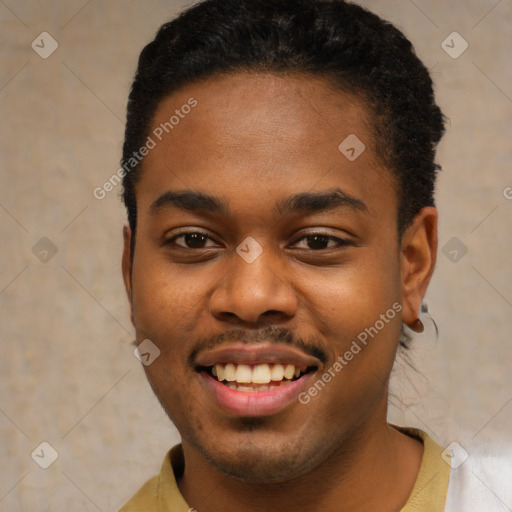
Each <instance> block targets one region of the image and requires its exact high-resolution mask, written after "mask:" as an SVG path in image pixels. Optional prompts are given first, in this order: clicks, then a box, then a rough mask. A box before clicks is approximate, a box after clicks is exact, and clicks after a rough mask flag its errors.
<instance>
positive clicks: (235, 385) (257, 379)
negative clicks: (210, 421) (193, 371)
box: [207, 363, 314, 392]
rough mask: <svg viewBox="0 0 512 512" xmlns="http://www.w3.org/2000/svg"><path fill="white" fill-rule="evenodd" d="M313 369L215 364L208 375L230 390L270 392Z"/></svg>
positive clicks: (271, 365)
mask: <svg viewBox="0 0 512 512" xmlns="http://www.w3.org/2000/svg"><path fill="white" fill-rule="evenodd" d="M313 369H314V367H303V368H299V367H296V366H295V365H293V364H268V363H260V364H251V365H249V364H236V363H227V364H215V365H213V366H211V367H209V368H208V369H207V371H208V373H209V374H210V375H211V376H212V377H213V378H215V379H216V380H217V381H218V382H220V383H221V384H223V385H225V386H227V387H228V388H230V389H235V390H237V391H243V392H254V391H259V392H261V391H270V390H272V389H276V388H278V387H280V386H283V385H287V384H289V383H290V382H293V381H295V380H297V379H299V378H300V377H301V376H302V375H304V374H306V373H308V372H309V371H312V370H313Z"/></svg>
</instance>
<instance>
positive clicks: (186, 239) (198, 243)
mask: <svg viewBox="0 0 512 512" xmlns="http://www.w3.org/2000/svg"><path fill="white" fill-rule="evenodd" d="M177 240H182V243H178V242H177ZM208 241H211V242H212V245H207V243H208ZM172 243H173V244H175V245H177V246H178V247H181V248H182V249H208V248H209V247H216V246H217V245H216V244H215V242H214V240H212V239H211V238H210V237H209V236H208V235H206V234H205V233H201V232H199V231H189V232H187V233H181V234H179V235H176V236H173V237H172V238H170V239H169V240H167V241H166V242H165V244H166V245H169V244H172Z"/></svg>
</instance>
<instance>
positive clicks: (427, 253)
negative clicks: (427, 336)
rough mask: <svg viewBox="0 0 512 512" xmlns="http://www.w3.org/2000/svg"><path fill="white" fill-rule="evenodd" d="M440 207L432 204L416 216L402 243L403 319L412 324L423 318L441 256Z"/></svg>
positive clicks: (409, 324)
mask: <svg viewBox="0 0 512 512" xmlns="http://www.w3.org/2000/svg"><path fill="white" fill-rule="evenodd" d="M437 219H438V215H437V210H436V209H435V208H434V207H432V206H428V207H425V208H423V209H422V210H421V211H420V212H419V213H418V214H417V215H416V217H414V219H413V221H412V223H411V225H410V226H409V227H408V228H407V229H406V230H405V232H404V234H403V236H402V242H401V256H400V270H401V277H402V302H403V317H402V318H403V322H404V323H405V324H406V325H408V326H411V325H413V324H414V323H415V321H416V320H417V319H418V318H419V312H420V307H421V302H422V300H423V297H424V296H425V293H426V291H427V287H428V285H429V283H430V278H431V277H432V274H433V272H434V268H435V265H436V259H437V244H438V241H437Z"/></svg>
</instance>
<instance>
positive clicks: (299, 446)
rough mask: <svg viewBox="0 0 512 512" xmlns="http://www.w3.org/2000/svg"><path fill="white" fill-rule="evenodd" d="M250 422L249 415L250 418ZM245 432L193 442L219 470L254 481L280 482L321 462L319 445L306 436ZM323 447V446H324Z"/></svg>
mask: <svg viewBox="0 0 512 512" xmlns="http://www.w3.org/2000/svg"><path fill="white" fill-rule="evenodd" d="M251 423H252V419H251ZM250 437H251V436H250V435H249V436H245V435H242V436H236V435H235V436H230V438H231V440H230V441H228V445H226V444H224V443H216V444H215V445H213V444H212V445H210V444H209V443H208V446H205V445H204V444H202V443H201V445H199V444H198V443H197V442H194V443H193V444H194V446H195V448H196V449H197V450H198V451H199V452H200V453H201V454H202V456H203V457H204V458H205V459H206V460H207V461H208V462H209V463H210V464H211V465H212V466H214V467H215V468H217V469H218V470H219V471H221V472H222V473H224V474H226V475H228V476H230V477H232V478H235V479H237V480H240V481H244V482H251V483H257V484H270V483H280V482H286V481H289V480H293V479H295V478H297V477H299V476H301V475H304V474H307V473H308V472H310V471H311V470H312V469H314V467H315V466H316V465H317V464H320V463H321V460H318V461H317V459H320V457H319V454H321V453H322V452H323V450H322V447H320V446H313V445H312V444H310V442H308V439H295V440H293V441H290V439H289V437H288V438H287V440H282V441H277V440H276V439H274V436H271V435H266V434H264V433H262V434H261V436H259V435H255V436H254V438H252V439H250ZM324 449H325V447H324Z"/></svg>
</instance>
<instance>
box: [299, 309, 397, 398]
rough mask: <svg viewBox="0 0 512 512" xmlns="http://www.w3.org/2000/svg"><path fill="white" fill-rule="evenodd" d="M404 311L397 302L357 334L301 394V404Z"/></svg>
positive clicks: (315, 393)
mask: <svg viewBox="0 0 512 512" xmlns="http://www.w3.org/2000/svg"><path fill="white" fill-rule="evenodd" d="M401 311H402V304H400V303H399V302H395V303H394V304H393V305H392V306H391V307H390V308H389V309H388V310H387V311H386V312H385V313H383V314H381V315H380V318H379V319H378V320H377V321H376V322H375V323H374V324H373V325H372V326H370V327H367V328H365V329H364V330H363V331H361V332H360V333H359V334H358V335H357V339H354V340H352V344H351V345H350V348H349V349H348V350H346V351H345V353H344V354H343V355H340V356H338V357H337V359H336V361H335V363H334V364H333V365H332V366H331V367H330V368H328V369H327V370H326V371H325V372H324V373H323V375H322V376H321V377H320V378H319V379H317V380H316V382H315V383H314V384H313V385H312V386H310V387H309V389H308V390H307V391H303V392H302V393H300V394H299V397H298V398H299V402H300V403H301V404H304V405H306V404H309V402H311V398H312V397H315V396H316V395H317V394H318V393H319V392H320V391H322V390H323V389H324V388H325V386H326V384H328V383H329V382H330V381H331V380H332V379H334V377H336V375H338V374H339V373H340V372H341V371H342V370H343V368H345V366H347V365H348V364H349V363H350V361H352V360H353V359H354V357H355V356H356V355H357V354H359V353H360V352H361V351H362V349H363V347H366V345H367V344H368V342H369V341H370V340H372V339H373V338H375V336H377V334H379V332H380V331H382V329H384V327H385V326H386V324H389V322H390V321H391V320H393V318H395V316H396V315H397V314H398V313H400V312H401Z"/></svg>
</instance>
